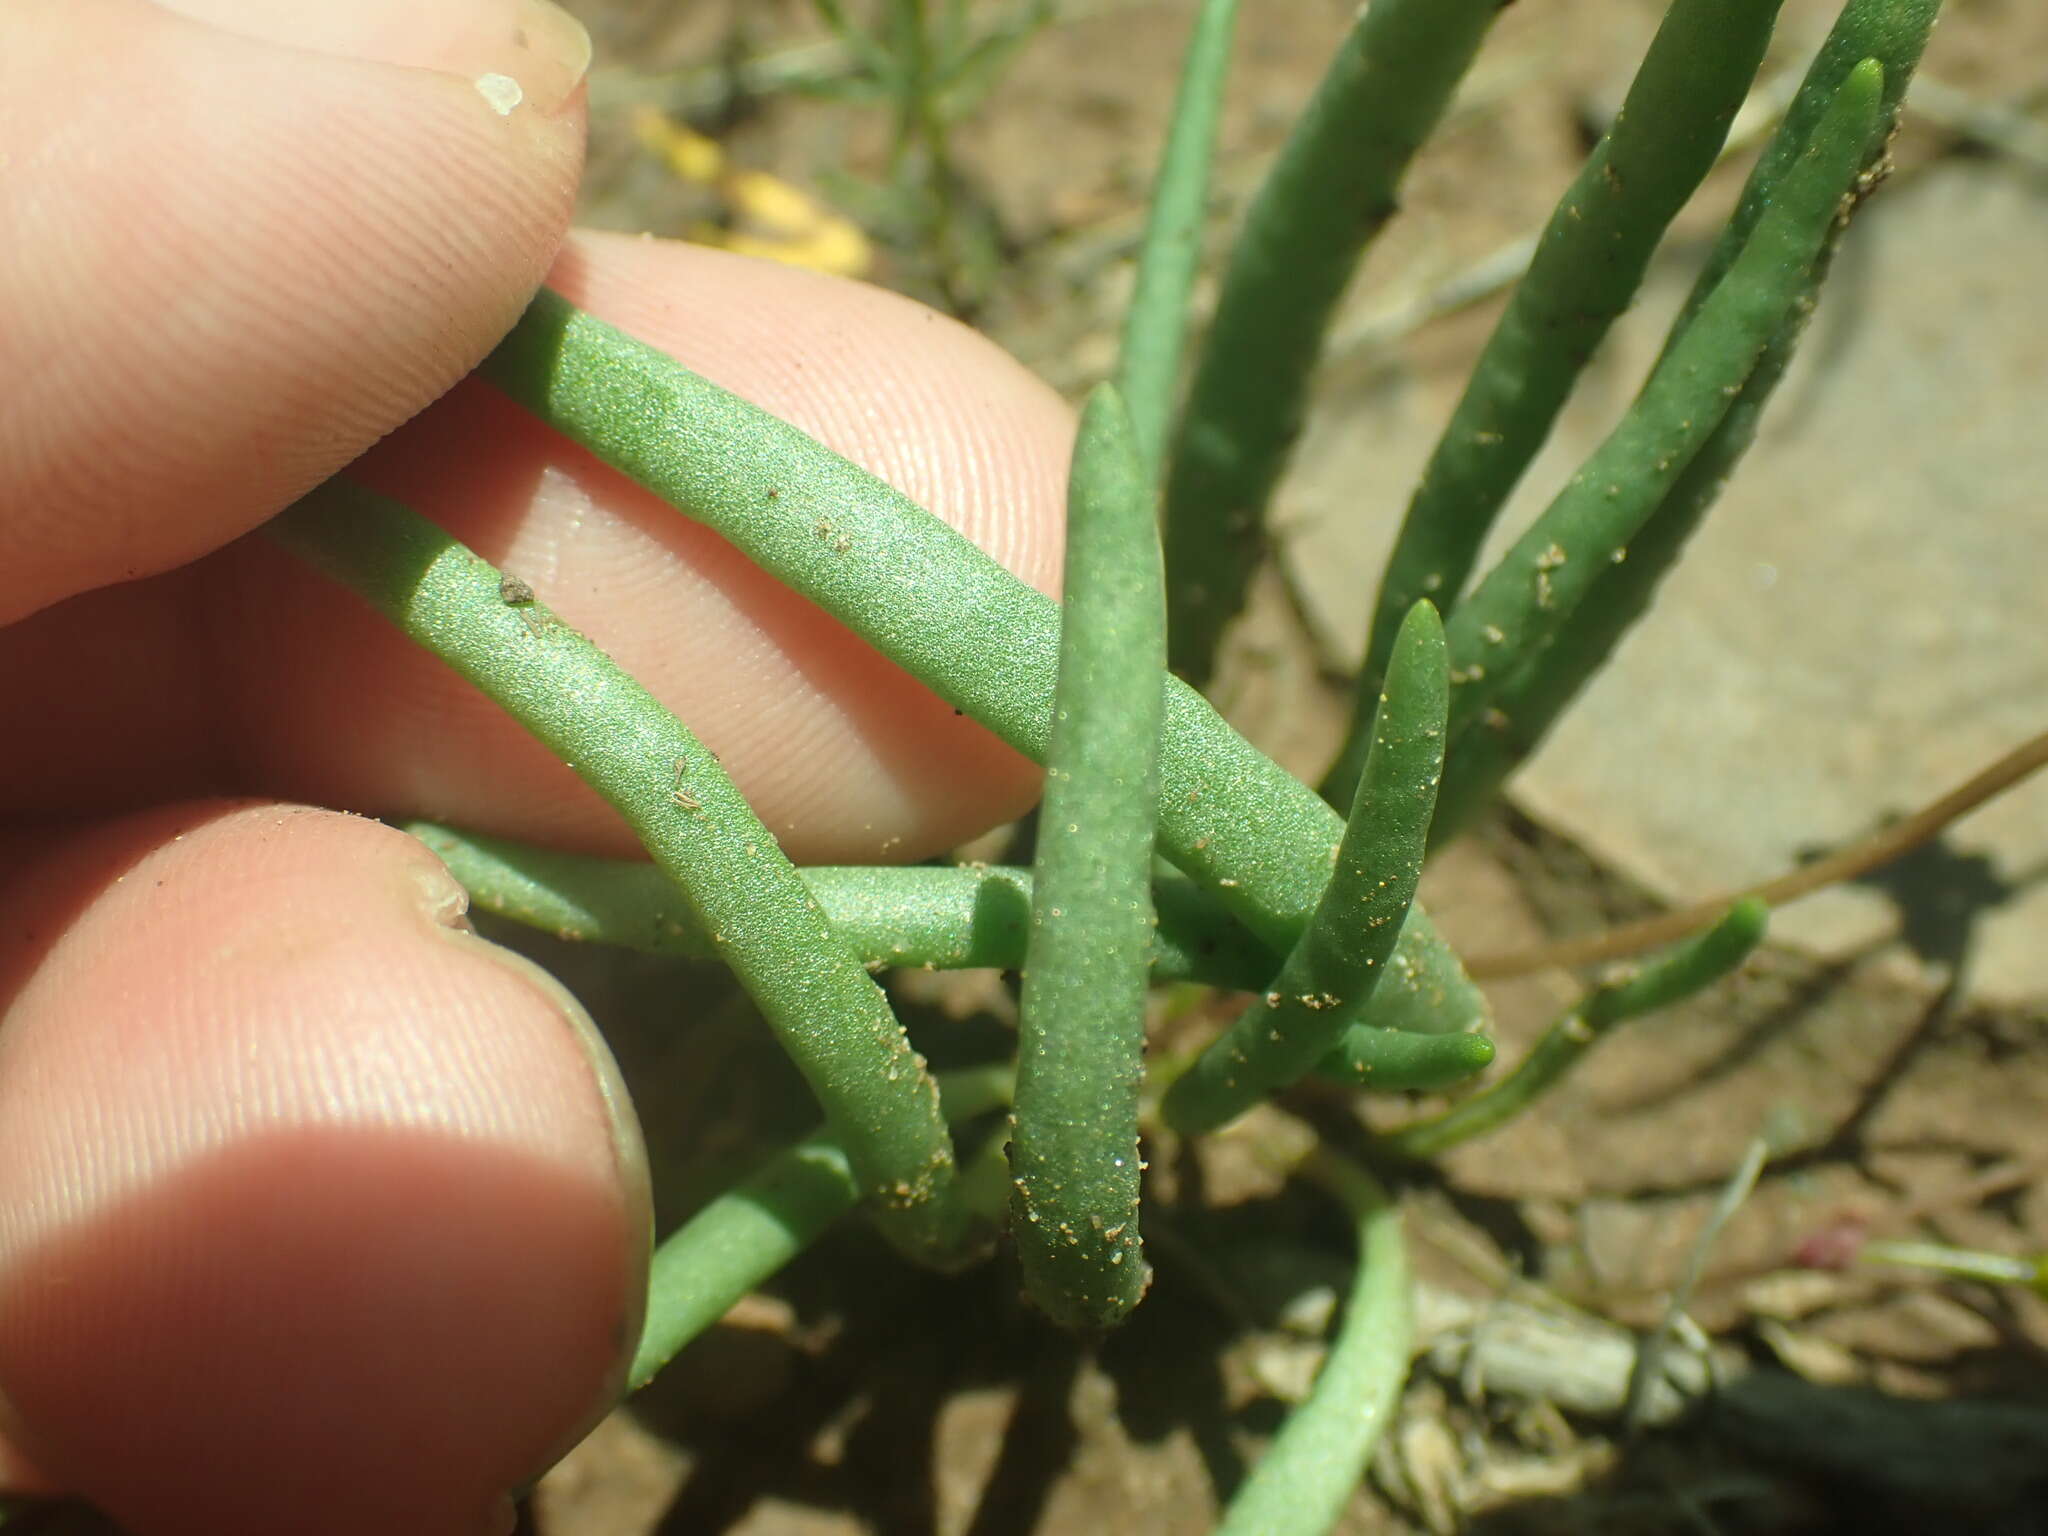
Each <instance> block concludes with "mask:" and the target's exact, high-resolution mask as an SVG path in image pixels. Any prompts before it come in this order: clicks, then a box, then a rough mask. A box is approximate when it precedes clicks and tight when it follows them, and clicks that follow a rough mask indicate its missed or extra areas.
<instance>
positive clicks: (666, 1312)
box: [626, 1066, 1010, 1392]
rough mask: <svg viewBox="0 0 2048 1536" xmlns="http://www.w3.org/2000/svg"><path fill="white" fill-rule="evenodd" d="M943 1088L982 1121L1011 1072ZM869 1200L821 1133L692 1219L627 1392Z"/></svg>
mask: <svg viewBox="0 0 2048 1536" xmlns="http://www.w3.org/2000/svg"><path fill="white" fill-rule="evenodd" d="M939 1093H940V1096H941V1098H942V1100H943V1102H944V1105H945V1113H946V1118H947V1119H948V1120H950V1121H952V1122H953V1123H954V1124H956V1125H957V1124H962V1123H965V1122H966V1121H969V1120H973V1119H977V1118H979V1117H980V1116H982V1115H985V1114H987V1113H988V1112H989V1111H991V1110H994V1109H1000V1108H1001V1107H1002V1106H1003V1105H1004V1104H1007V1103H1008V1102H1009V1098H1010V1072H1009V1068H1008V1067H1006V1066H1005V1067H982V1068H977V1069H973V1070H969V1071H961V1072H947V1073H944V1074H942V1075H941V1076H940V1078H939ZM859 1196H860V1190H859V1186H858V1185H857V1184H856V1183H855V1182H854V1177H853V1170H852V1168H851V1167H850V1166H849V1164H848V1162H847V1157H846V1150H845V1148H844V1147H843V1146H842V1145H841V1143H840V1141H839V1139H838V1138H837V1137H835V1136H834V1135H832V1133H831V1132H830V1131H824V1130H820V1131H818V1132H816V1133H815V1134H813V1135H811V1136H808V1137H806V1138H805V1139H804V1140H802V1141H800V1142H798V1143H797V1144H796V1145H795V1146H793V1147H790V1148H788V1149H786V1150H785V1151H782V1152H779V1153H777V1154H776V1155H775V1156H774V1157H773V1158H771V1159H770V1160H769V1161H768V1162H767V1163H766V1164H764V1165H763V1166H762V1167H761V1168H760V1169H759V1170H758V1171H757V1172H755V1173H753V1174H751V1175H749V1176H748V1177H747V1178H745V1179H743V1180H741V1181H740V1183H738V1184H736V1185H734V1186H733V1187H732V1188H731V1189H729V1190H727V1191H726V1192H725V1193H724V1194H722V1195H720V1196H718V1197H717V1198H716V1199H715V1200H712V1201H711V1202H710V1203H709V1204H707V1205H706V1206H704V1207H703V1209H701V1210H700V1211H698V1212H697V1214H696V1215H694V1216H692V1217H691V1218H690V1219H689V1220H688V1221H686V1222H684V1223H683V1225H682V1226H680V1227H678V1228H677V1229H676V1230H675V1231H674V1232H673V1233H672V1234H670V1235H669V1236H668V1237H667V1238H666V1239H664V1240H663V1242H662V1244H661V1246H660V1247H658V1248H657V1249H655V1251H654V1260H653V1264H652V1266H651V1267H650V1269H649V1272H648V1280H647V1322H646V1325H645V1326H644V1327H643V1328H642V1330H641V1334H640V1347H639V1349H638V1350H637V1351H636V1352H635V1353H634V1356H633V1364H632V1367H631V1368H630V1369H629V1370H628V1372H627V1374H626V1390H627V1391H629V1392H637V1391H639V1390H640V1389H641V1388H642V1387H644V1386H646V1385H647V1383H648V1382H650V1381H652V1380H653V1379H654V1377H655V1376H656V1374H657V1373H659V1372H660V1370H661V1368H662V1367H663V1366H665V1365H667V1364H668V1363H669V1361H671V1360H673V1359H674V1358H675V1357H676V1355H677V1353H678V1352H679V1351H681V1349H682V1348H683V1346H684V1345H686V1344H688V1343H689V1342H690V1341H691V1340H692V1339H694V1338H696V1337H697V1336H698V1335H699V1334H700V1333H702V1332H703V1331H704V1330H705V1329H707V1328H709V1327H710V1326H711V1325H712V1324H713V1323H715V1322H717V1321H718V1320H719V1319H720V1318H721V1317H723V1316H725V1314H726V1313H727V1312H730V1311H731V1310H732V1308H733V1304H734V1303H735V1302H737V1301H738V1300H739V1299H740V1298H741V1297H742V1296H744V1295H746V1294H747V1292H749V1291H751V1290H755V1289H757V1288H759V1287H760V1285H761V1284H762V1283H763V1282H764V1281H766V1280H767V1279H768V1277H769V1276H771V1275H773V1274H774V1273H775V1272H776V1271H777V1270H779V1269H781V1268H782V1267H783V1265H785V1264H787V1263H788V1262H789V1261H790V1260H791V1259H793V1258H795V1257H796V1256H797V1255H798V1254H799V1253H802V1252H803V1251H804V1249H806V1248H808V1247H809V1246H810V1245H811V1244H812V1243H813V1242H815V1241H816V1240H817V1238H818V1237H819V1236H820V1235H821V1234H822V1233H823V1232H824V1231H825V1229H826V1228H827V1227H829V1226H831V1225H832V1223H833V1222H835V1221H837V1220H838V1219H839V1218H840V1217H841V1216H844V1215H845V1214H846V1213H847V1212H848V1211H850V1210H852V1209H853V1207H854V1205H855V1203H856V1202H857V1201H858V1199H859Z"/></svg>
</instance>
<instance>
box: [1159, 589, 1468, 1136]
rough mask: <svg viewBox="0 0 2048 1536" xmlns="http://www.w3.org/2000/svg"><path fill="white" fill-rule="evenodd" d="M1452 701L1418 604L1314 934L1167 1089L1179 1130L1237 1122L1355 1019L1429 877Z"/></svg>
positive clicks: (1438, 649) (1429, 613) (1437, 633)
mask: <svg viewBox="0 0 2048 1536" xmlns="http://www.w3.org/2000/svg"><path fill="white" fill-rule="evenodd" d="M1448 707H1449V683H1448V679H1447V676H1446V669H1445V660H1444V630H1443V624H1442V621H1440V620H1439V619H1438V618H1437V616H1436V610H1435V609H1434V608H1432V607H1431V606H1430V605H1429V604H1428V603H1417V604H1416V605H1415V607H1414V610H1413V611H1412V612H1411V613H1410V614H1409V615H1408V621H1407V622H1406V623H1405V624H1403V625H1402V626H1401V634H1400V637H1399V639H1398V640H1397V642H1396V643H1395V646H1394V662H1393V666H1392V667H1391V668H1390V669H1389V671H1388V673H1387V692H1386V695H1385V697H1384V698H1382V699H1381V700H1380V707H1379V711H1378V713H1377V715H1376V716H1375V719H1374V725H1373V743H1372V752H1371V753H1370V755H1369V756H1368V757H1367V758H1366V767H1365V775H1364V777H1363V778H1362V779H1360V780H1359V785H1358V795H1357V800H1356V803H1355V804H1354V805H1353V807H1352V811H1351V820H1350V821H1349V822H1348V823H1347V824H1346V826H1345V828H1344V841H1343V844H1342V846H1341V847H1340V848H1339V849H1338V852H1337V863H1336V868H1335V869H1334V870H1333V871H1332V872H1331V875H1330V881H1329V885H1328V887H1327V889H1326V890H1325V891H1324V893H1323V897H1322V900H1321V901H1319V902H1318V903H1317V904H1316V910H1315V915H1314V916H1313V917H1312V918H1310V919H1309V925H1308V931H1307V932H1306V933H1305V934H1304V935H1303V936H1302V939H1301V942H1300V943H1299V944H1297V945H1296V946H1295V947H1294V949H1293V951H1292V952H1291V953H1289V955H1288V957H1287V962H1286V964H1284V965H1283V966H1282V967H1281V968H1280V975H1279V977H1278V978H1277V979H1276V980H1275V981H1274V983H1273V985H1272V988H1271V990H1269V991H1268V992H1266V993H1265V995H1264V996H1263V997H1260V998H1258V999H1256V1000H1255V1001H1254V1002H1253V1003H1252V1005H1251V1006H1250V1007H1249V1008H1247V1009H1246V1010H1245V1011H1244V1013H1243V1014H1241V1015H1240V1016H1239V1017H1238V1019H1237V1022H1236V1023H1234V1024H1232V1025H1231V1027H1230V1028H1229V1029H1227V1030H1225V1031H1224V1033H1223V1034H1222V1036H1221V1037H1220V1038H1218V1039H1217V1040H1215V1041H1213V1042H1211V1044H1210V1046H1209V1048H1208V1049H1207V1050H1205V1051H1204V1052H1203V1053H1202V1055H1201V1056H1200V1057H1199V1058H1198V1059H1197V1060H1196V1062H1195V1063H1194V1065H1193V1066H1191V1067H1189V1068H1188V1069H1187V1071H1185V1072H1184V1073H1182V1074H1181V1076H1180V1078H1179V1080H1178V1081H1176V1082H1175V1083H1174V1085H1173V1086H1172V1087H1171V1088H1170V1089H1168V1090H1167V1094H1166V1100H1165V1106H1164V1107H1165V1112H1166V1118H1167V1121H1168V1123H1169V1124H1171V1125H1172V1126H1173V1127H1174V1128H1175V1129H1176V1130H1178V1131H1180V1132H1182V1133H1183V1134H1184V1135H1199V1134H1201V1133H1203V1132H1205V1131H1212V1130H1215V1129H1216V1128H1217V1127H1218V1126H1221V1125H1224V1124H1226V1123H1227V1122H1229V1121H1231V1120H1234V1119H1235V1118H1236V1117H1237V1116H1238V1115H1240V1114H1242V1113H1244V1111H1245V1110H1247V1109H1249V1108H1250V1107H1251V1106H1252V1105H1254V1104H1256V1103H1257V1102H1258V1101H1259V1100H1260V1099H1263V1098H1265V1097H1266V1096H1267V1095H1268V1094H1270V1093H1273V1092H1275V1091H1276V1090H1278V1089H1280V1088H1284V1087H1286V1086H1287V1085H1288V1084H1289V1083H1291V1082H1293V1081H1294V1080H1295V1079H1296V1078H1297V1077H1299V1076H1301V1075H1302V1073H1304V1072H1306V1071H1308V1070H1309V1069H1310V1068H1311V1067H1313V1066H1314V1065H1315V1064H1316V1063H1317V1061H1319V1060H1320V1059H1321V1058H1323V1057H1324V1056H1326V1055H1328V1054H1329V1052H1330V1051H1331V1050H1332V1049H1333V1048H1334V1047H1335V1046H1336V1044H1337V1041H1338V1038H1339V1037H1340V1036H1341V1035H1342V1033H1343V1032H1344V1030H1345V1029H1346V1028H1347V1027H1348V1026H1349V1025H1350V1024H1351V1023H1352V1022H1353V1021H1355V1020H1356V1019H1357V1018H1358V1017H1359V1014H1360V1011H1361V1009H1362V1008H1363V1006H1364V1004H1365V1002H1366V1001H1367V1000H1368V999H1369V998H1370V997H1371V995H1372V991H1373V989H1374V987H1375V986H1376V985H1377V984H1378V982H1379V979H1380V975H1381V973H1382V972H1383V971H1384V970H1385V969H1386V963H1387V960H1388V959H1389V957H1390V956H1391V955H1392V953H1393V950H1394V940H1395V936H1396V934H1397V933H1398V932H1399V929H1400V925H1401V923H1402V921H1403V919H1405V918H1406V916H1407V914H1408V907H1409V904H1410V903H1411V902H1412V901H1413V900H1414V899H1415V887H1416V884H1417V882H1419V881H1420V879H1421V878H1422V858H1423V853H1424V850H1425V849H1426V848H1427V846H1428V841H1429V823H1430V816H1431V813H1432V811H1433V810H1434V809H1435V806H1436V789H1437V783H1438V781H1439V780H1440V779H1441V778H1442V776H1443V762H1444V722H1445V713H1446V710H1447V709H1448Z"/></svg>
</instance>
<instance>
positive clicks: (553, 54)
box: [159, 0, 590, 116]
mask: <svg viewBox="0 0 2048 1536" xmlns="http://www.w3.org/2000/svg"><path fill="white" fill-rule="evenodd" d="M159 3H160V4H162V5H163V6H164V7H165V8H166V9H168V10H174V11H177V12H179V13H181V14H182V15H185V16H189V17H191V18H192V19H193V20H194V21H203V22H206V23H207V24H209V25H211V26H216V27H220V28H222V29H223V30H225V31H229V32H238V33H241V34H242V35H244V36H247V37H257V38H262V39H263V40H265V41H266V42H273V43H284V44H286V45H288V46H290V47H294V48H306V49H311V50H313V51H315V52H318V53H330V54H338V55H341V56H342V57H344V58H355V59H373V60H376V61H377V62H379V63H383V64H404V65H409V66H411V67H413V68H418V69H437V70H442V71H444V72H446V73H448V74H454V75H461V76H462V77H464V78H465V79H467V80H470V81H472V82H474V83H475V85H476V87H477V90H478V92H479V93H480V94H482V96H483V98H484V99H485V100H486V101H488V102H490V103H491V105H492V107H493V108H495V109H496V110H497V111H498V112H500V113H502V114H509V113H512V112H515V111H521V110H525V111H532V112H538V113H541V114H542V115H544V116H552V115H553V114H554V113H556V112H558V111H560V110H561V109H562V107H563V106H564V105H565V104H566V103H567V102H568V101H569V99H570V97H572V96H574V95H575V94H576V88H577V86H579V85H580V84H581V83H582V81H583V76H584V75H585V73H586V72H588V70H589V68H590V34H589V33H588V32H586V31H584V30H583V24H582V23H581V22H579V21H578V20H577V19H576V18H575V17H574V16H571V15H570V14H569V13H568V12H567V11H565V10H563V9H562V8H561V7H560V6H558V5H554V4H552V3H550V0H466V3H451V4H445V5H422V4H420V0H329V3H326V4H315V3H313V0H302V3H298V4H293V5H278V4H276V3H275V0H261V3H258V0H159Z"/></svg>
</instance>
